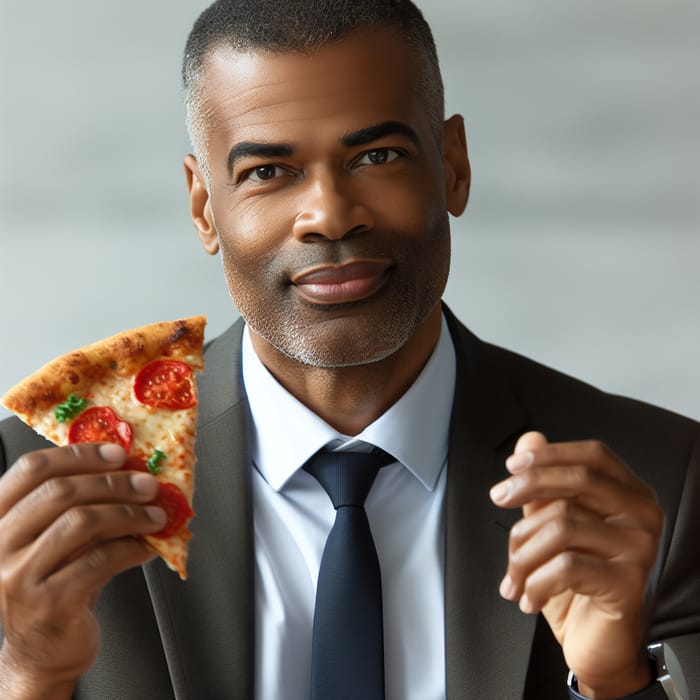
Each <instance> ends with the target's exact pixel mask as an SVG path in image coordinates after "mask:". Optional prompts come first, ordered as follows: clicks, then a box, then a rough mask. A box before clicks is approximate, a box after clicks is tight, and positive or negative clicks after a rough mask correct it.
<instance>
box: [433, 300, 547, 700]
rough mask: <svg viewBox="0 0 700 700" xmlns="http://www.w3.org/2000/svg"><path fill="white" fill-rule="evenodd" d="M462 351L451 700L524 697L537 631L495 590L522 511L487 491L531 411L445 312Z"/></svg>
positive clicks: (448, 565)
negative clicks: (505, 505)
mask: <svg viewBox="0 0 700 700" xmlns="http://www.w3.org/2000/svg"><path fill="white" fill-rule="evenodd" d="M446 314H447V316H448V322H449V326H450V331H451V334H452V338H453V341H454V344H455V350H456V353H457V386H456V391H455V403H454V407H453V412H452V423H451V426H450V446H449V461H448V473H447V497H446V516H445V518H446V528H445V529H446V554H445V616H446V620H445V641H446V680H447V697H448V698H450V699H451V700H457V699H465V700H466V699H467V698H499V699H503V700H506V699H511V698H513V699H515V698H520V697H522V693H523V689H524V686H525V676H526V674H527V665H528V658H529V649H530V646H531V644H532V638H533V635H534V630H535V620H536V618H535V617H534V616H526V615H523V614H522V613H520V611H519V609H518V608H517V606H516V605H514V604H513V603H509V602H507V601H505V600H503V599H502V598H501V597H500V595H499V593H498V586H499V583H500V581H501V579H502V577H503V575H504V573H505V565H506V557H507V551H508V533H509V531H510V527H511V526H512V524H513V523H514V522H515V521H516V520H517V519H518V518H519V517H520V511H519V510H517V511H516V510H514V511H504V510H501V509H499V508H497V507H495V506H494V505H493V504H492V503H491V501H490V499H489V496H488V491H489V488H490V487H491V486H492V485H493V484H494V483H495V482H496V481H498V480H500V479H502V478H504V477H505V476H506V475H507V473H506V471H505V467H504V461H505V458H506V457H507V456H508V454H510V452H511V451H512V449H513V445H514V443H515V440H516V439H517V437H518V436H519V435H520V434H521V432H523V431H524V430H526V429H527V415H526V414H525V412H524V410H523V409H522V407H521V406H520V405H519V404H518V403H517V401H516V400H515V397H514V396H513V395H512V392H510V391H509V389H508V387H507V386H506V385H505V382H504V380H503V378H502V377H501V376H500V375H499V374H498V373H497V372H495V371H493V370H492V369H491V367H490V366H489V364H488V362H487V360H486V359H485V357H484V353H483V346H482V344H481V342H480V341H479V340H478V339H477V338H475V337H474V336H473V335H471V334H470V333H469V331H467V330H466V328H464V327H463V326H462V325H461V324H459V323H458V322H457V321H456V319H455V318H454V317H453V316H452V315H451V313H450V312H449V311H447V310H446Z"/></svg>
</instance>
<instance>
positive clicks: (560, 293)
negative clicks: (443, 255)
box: [0, 0, 700, 418]
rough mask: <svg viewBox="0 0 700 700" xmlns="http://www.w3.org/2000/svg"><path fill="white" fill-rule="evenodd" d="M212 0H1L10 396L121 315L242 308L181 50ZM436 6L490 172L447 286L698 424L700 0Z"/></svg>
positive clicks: (542, 356) (475, 142)
mask: <svg viewBox="0 0 700 700" xmlns="http://www.w3.org/2000/svg"><path fill="white" fill-rule="evenodd" d="M206 4H207V2H205V1H200V2H185V1H184V0H170V1H167V2H166V1H165V0H158V1H156V0H149V2H141V1H140V0H138V1H137V0H122V1H121V2H120V3H115V2H107V1H106V0H92V1H91V2H85V0H61V2H60V3H59V2H53V1H52V0H32V2H26V3H17V2H9V0H0V59H1V60H0V71H1V73H0V79H1V84H2V94H1V95H0V100H1V102H0V107H1V108H0V139H1V145H2V155H3V164H4V167H3V168H2V169H0V298H1V299H2V302H1V303H0V328H2V336H1V337H0V360H1V361H0V391H2V390H4V389H6V388H8V387H9V386H11V385H12V384H14V383H15V382H16V381H19V380H20V379H21V378H22V377H23V376H25V375H26V374H28V373H29V372H31V371H33V370H34V369H35V368H37V367H38V366H39V365H41V364H43V363H44V362H46V361H48V360H49V359H51V358H53V357H54V356H56V355H58V354H60V353H63V352H67V351H69V350H72V349H73V348H75V347H77V346H80V345H82V344H84V343H87V342H91V341H93V340H96V339H98V338H101V337H104V336H106V335H109V334H111V333H114V332H117V331H119V330H123V329H126V328H130V327H133V326H136V325H140V324H143V323H148V322H151V321H156V320H164V319H168V318H176V317H178V316H183V315H189V314H197V313H206V314H207V315H208V316H209V319H210V322H209V328H208V336H209V337H212V336H213V335H215V334H217V333H218V332H220V331H221V330H223V329H224V328H225V327H226V326H227V325H228V324H229V323H230V322H231V321H232V320H233V319H234V318H235V317H236V312H235V309H234V308H233V306H232V304H231V302H230V300H229V297H228V294H227V292H226V289H225V285H224V283H223V276H222V274H221V271H220V263H219V261H218V259H216V258H210V257H209V256H207V255H206V254H205V253H204V252H203V251H202V250H201V249H200V246H199V242H198V239H197V237H196V235H195V233H194V229H193V228H192V226H191V224H190V223H189V222H188V217H187V200H186V196H185V186H184V177H183V173H182V166H181V159H182V155H183V154H184V153H186V152H187V150H188V145H187V140H186V134H185V130H184V126H183V119H182V108H181V105H180V86H179V67H180V54H181V50H182V47H183V44H184V41H185V37H186V35H187V32H188V31H189V28H190V26H191V24H192V22H193V21H194V19H195V16H196V14H197V13H198V12H199V11H200V10H201V9H203V8H204V7H205V5H206ZM419 5H420V6H421V7H422V8H423V9H424V12H425V14H426V16H427V17H428V19H429V21H431V23H432V26H433V28H434V31H435V35H436V39H437V43H438V49H439V52H440V57H441V63H442V67H443V72H444V75H445V81H446V87H447V95H448V110H449V111H450V112H455V111H459V112H461V113H462V114H464V116H465V118H466V122H467V129H468V140H469V145H470V154H471V158H472V166H473V171H474V183H473V188H472V196H471V202H470V206H469V208H468V210H467V212H466V214H465V215H464V216H463V217H462V218H460V219H459V220H456V221H454V222H453V232H454V259H453V271H452V277H451V281H450V285H449V288H448V292H447V300H448V302H449V303H450V304H451V306H452V307H453V309H454V310H455V311H456V312H457V313H458V315H459V316H460V317H461V318H462V319H463V320H464V321H465V322H466V323H467V324H468V325H470V326H471V328H472V329H473V330H474V331H475V332H476V333H477V334H479V335H481V336H482V337H484V338H486V339H489V340H492V341H494V342H497V343H500V344H503V345H506V346H508V347H510V348H513V349H516V350H518V351H520V352H522V353H524V354H527V355H530V356H532V357H535V358H536V359H539V360H540V361H543V362H545V363H547V364H550V365H552V366H555V367H557V368H559V369H562V370H564V371H566V372H569V373H572V374H575V375H577V376H579V377H581V378H583V379H586V380H588V381H590V382H592V383H595V384H597V385H599V386H601V387H603V388H606V389H609V390H611V391H615V392H620V393H624V394H628V395H633V396H636V397H639V398H642V399H645V400H648V401H651V402H654V403H658V404H661V405H664V406H666V407H669V408H671V409H674V410H676V411H679V412H682V413H687V414H690V415H692V416H694V417H695V418H700V366H699V365H700V363H699V360H698V358H699V357H700V351H699V349H700V323H699V321H700V231H699V224H700V203H699V202H700V196H699V195H700V175H699V174H698V173H699V170H698V167H697V160H698V156H699V155H700V152H699V151H700V148H699V147H700V71H699V70H698V66H699V65H700V41H699V40H698V28H699V27H700V4H698V3H696V2H692V1H691V0H687V1H686V2H684V1H682V0H678V1H676V0H653V1H652V0H617V2H614V3H603V2H582V1H581V2H578V3H560V2H555V1H554V0H539V1H538V2H535V3H524V2H522V1H521V0H488V1H487V0H482V1H481V2H471V3H464V2H458V1H457V0H430V1H429V0H423V2H420V3H419ZM4 415H7V413H6V412H2V409H0V417H2V416H4Z"/></svg>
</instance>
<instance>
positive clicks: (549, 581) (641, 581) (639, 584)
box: [520, 552, 648, 616]
mask: <svg viewBox="0 0 700 700" xmlns="http://www.w3.org/2000/svg"><path fill="white" fill-rule="evenodd" d="M647 576H648V569H647V568H645V567H643V566H641V565H638V566H635V565H632V564H630V563H629V562H624V563H623V562H614V561H609V560H606V559H600V558H598V557H595V556H591V555H588V554H584V553H580V552H562V553H561V554H559V555H557V556H556V557H554V558H553V559H550V560H549V561H548V562H547V563H546V564H544V565H543V566H541V567H539V568H538V569H537V570H536V571H534V572H533V573H532V574H531V575H530V576H529V577H528V579H527V581H526V583H525V591H524V594H523V596H522V597H521V598H520V609H521V610H522V611H523V612H526V613H536V612H539V611H541V610H542V608H543V607H544V606H545V605H546V604H547V602H548V601H549V600H551V599H552V598H554V597H555V596H557V595H559V594H561V593H564V592H565V591H571V592H573V593H575V594H579V595H583V596H589V597H591V598H594V599H596V600H597V601H598V604H599V605H600V606H602V607H603V608H607V609H609V610H610V613H611V614H612V615H616V616H619V614H620V611H621V610H628V609H630V607H635V608H636V607H638V606H637V602H638V601H640V600H642V599H643V597H644V590H645V586H646V580H647Z"/></svg>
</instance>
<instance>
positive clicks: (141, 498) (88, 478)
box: [0, 472, 158, 554]
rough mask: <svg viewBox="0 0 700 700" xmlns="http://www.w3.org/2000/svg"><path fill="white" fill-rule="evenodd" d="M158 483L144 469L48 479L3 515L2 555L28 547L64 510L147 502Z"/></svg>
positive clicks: (153, 495)
mask: <svg viewBox="0 0 700 700" xmlns="http://www.w3.org/2000/svg"><path fill="white" fill-rule="evenodd" d="M157 493H158V482H157V480H156V478H155V477H154V476H152V475H151V474H146V473H143V472H101V473H97V474H95V473H92V474H80V475H77V476H59V477H54V478H51V479H48V480H47V481H44V482H43V483H41V484H40V485H39V486H38V487H37V488H35V489H34V490H33V491H31V492H30V493H29V494H28V495H26V496H25V497H24V498H23V499H22V500H20V501H19V502H18V503H17V504H16V505H15V506H14V507H13V508H12V509H11V510H10V511H9V512H8V513H7V514H6V515H5V517H4V518H3V521H2V528H3V533H4V537H3V541H2V549H1V550H0V554H5V553H7V552H11V551H14V550H16V549H19V548H21V547H24V546H26V545H27V544H29V542H31V541H32V540H33V539H35V538H36V537H37V536H39V534H40V533H41V532H43V531H44V530H45V529H46V528H48V527H49V525H51V523H52V522H54V520H56V519H57V518H58V517H59V516H60V515H61V514H62V513H63V512H65V511H67V510H69V509H70V508H73V507H75V506H80V505H87V504H91V503H92V504H98V503H103V504H106V503H147V502H149V501H152V500H153V499H154V498H155V497H156V495H157Z"/></svg>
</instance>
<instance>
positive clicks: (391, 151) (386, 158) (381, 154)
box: [356, 148, 401, 165]
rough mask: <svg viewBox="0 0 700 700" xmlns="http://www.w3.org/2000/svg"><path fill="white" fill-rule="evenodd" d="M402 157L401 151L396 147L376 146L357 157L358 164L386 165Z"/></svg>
mask: <svg viewBox="0 0 700 700" xmlns="http://www.w3.org/2000/svg"><path fill="white" fill-rule="evenodd" d="M400 157H401V152H400V151H397V150H396V149H395V148H374V149H372V150H371V151H367V152H366V153H364V154H363V155H362V156H360V158H358V159H357V162H356V164H357V165H385V164H386V163H391V161H392V160H396V159H397V158H400Z"/></svg>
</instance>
